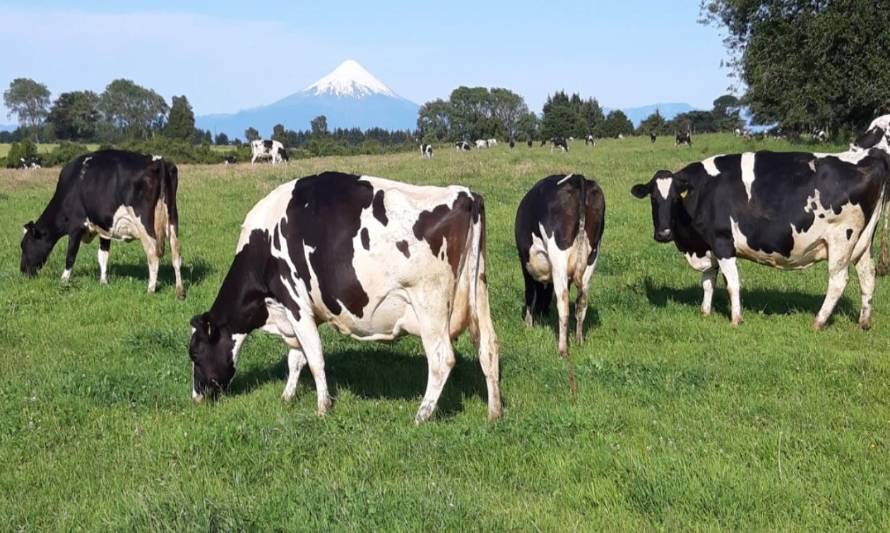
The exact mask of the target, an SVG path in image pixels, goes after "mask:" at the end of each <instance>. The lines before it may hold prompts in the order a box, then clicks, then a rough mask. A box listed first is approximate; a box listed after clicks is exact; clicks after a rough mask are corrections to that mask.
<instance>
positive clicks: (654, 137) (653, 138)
mask: <svg viewBox="0 0 890 533" xmlns="http://www.w3.org/2000/svg"><path fill="white" fill-rule="evenodd" d="M649 140H650V141H651V142H652V144H655V141H657V140H658V135H657V134H656V133H655V132H654V131H652V132H649Z"/></svg>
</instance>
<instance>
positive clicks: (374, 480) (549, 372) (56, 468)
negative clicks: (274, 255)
mask: <svg viewBox="0 0 890 533" xmlns="http://www.w3.org/2000/svg"><path fill="white" fill-rule="evenodd" d="M695 143H696V144H695V146H694V147H693V148H691V149H690V148H681V149H676V148H674V146H673V141H672V139H667V138H663V139H659V141H658V143H657V144H656V145H654V146H652V145H650V144H649V140H648V139H639V138H634V139H626V140H624V141H609V140H607V141H603V142H601V144H600V145H599V146H598V147H597V148H595V149H586V148H585V147H584V145H583V143H579V142H575V143H574V145H573V146H572V151H571V152H570V153H568V154H559V153H555V154H550V153H549V150H547V149H544V148H538V147H535V148H534V149H532V150H529V149H527V148H526V147H525V146H522V147H521V148H520V147H517V149H516V150H515V151H513V152H511V151H510V150H509V149H508V148H506V147H498V148H497V149H495V150H491V151H481V152H480V151H473V152H472V153H469V154H459V153H455V152H454V151H453V150H449V149H447V148H444V147H443V148H441V149H440V150H438V151H437V152H436V155H435V158H434V159H433V160H432V161H421V160H420V158H419V156H418V155H417V154H414V153H410V154H399V155H390V156H380V157H353V158H328V159H309V160H301V161H297V162H294V163H292V164H291V165H290V166H288V167H283V166H280V167H276V168H273V167H271V166H259V165H258V166H256V167H251V166H250V165H236V166H231V167H224V166H216V167H194V166H182V167H181V168H180V193H179V206H180V213H181V218H182V231H181V233H182V239H183V253H184V256H185V261H186V267H185V268H184V272H185V275H186V280H187V288H188V289H189V296H188V299H187V300H185V301H184V302H180V301H177V300H176V299H175V297H174V294H173V282H172V280H173V274H172V270H171V268H170V267H169V259H168V258H165V263H164V265H163V266H162V269H161V286H160V291H159V293H158V294H156V295H148V294H146V293H145V286H146V276H147V273H146V266H145V259H144V256H143V253H142V250H141V247H140V246H139V245H138V244H128V245H122V244H114V245H113V246H112V250H111V270H110V274H111V284H110V285H109V286H100V285H99V284H98V282H97V277H98V267H97V264H96V259H95V253H96V249H97V244H96V242H94V243H93V244H91V245H86V246H84V247H82V248H81V254H80V257H79V260H78V263H77V266H76V267H75V270H74V277H73V278H72V282H71V283H70V284H69V285H62V284H61V283H60V281H59V275H60V274H61V271H62V265H63V260H64V258H63V256H64V241H62V242H61V243H60V244H59V245H58V246H57V248H56V250H55V252H54V253H53V255H52V256H51V259H50V261H49V263H48V264H47V266H46V267H45V268H44V270H43V272H42V273H41V274H40V276H39V277H38V278H37V279H34V280H25V279H23V278H22V276H21V275H20V274H19V272H18V265H19V240H20V237H21V224H22V223H24V222H26V221H28V220H31V219H33V218H35V217H36V216H37V215H38V214H39V212H40V210H41V209H42V208H43V207H44V205H45V204H46V202H47V200H48V199H49V197H50V195H51V193H52V190H53V187H54V183H55V179H56V176H57V170H39V171H2V172H0V206H2V208H0V257H2V261H0V305H2V309H3V313H4V315H3V317H2V320H0V465H2V466H0V530H16V529H24V530H32V529H55V530H73V529H87V530H108V529H114V530H133V529H138V530H164V529H173V530H195V531H206V530H218V529H224V530H230V529H237V530H241V529H251V530H255V529H263V530H266V529H273V528H274V529H285V530H293V529H301V530H316V529H322V528H323V529H357V530H435V529H440V528H444V529H452V530H549V531H567V530H568V531H572V530H594V531H595V530H616V529H622V530H648V529H666V530H678V529H701V530H712V529H735V530H749V531H751V530H800V531H813V530H824V529H845V530H855V531H864V530H874V531H887V530H888V529H890V405H888V398H890V396H888V389H890V354H888V348H890V283H888V281H890V280H886V279H885V280H879V282H878V289H877V292H876V296H875V313H874V318H873V323H874V327H873V329H872V330H871V331H869V332H863V331H860V330H859V329H858V328H857V325H856V321H857V317H858V306H859V296H858V294H859V292H858V285H857V282H856V275H855V270H853V269H851V270H852V273H851V279H850V284H849V286H848V288H847V292H846V295H845V297H844V298H843V299H842V301H841V302H840V304H839V305H838V308H837V310H836V312H835V315H834V318H833V320H832V322H831V323H830V325H829V327H828V328H827V330H826V331H823V332H820V333H815V332H813V331H812V330H811V329H810V325H811V322H812V319H813V316H814V315H815V313H816V311H817V310H818V308H819V306H820V305H821V301H822V298H823V296H824V293H825V287H826V283H827V275H826V268H825V265H824V264H822V265H818V266H816V267H814V268H811V269H809V270H806V271H802V272H778V271H775V270H771V269H767V268H765V267H760V266H756V265H753V264H751V263H741V265H740V268H741V273H742V304H743V312H744V317H745V323H744V324H743V325H742V326H741V327H740V328H738V329H733V328H731V327H730V324H729V319H728V298H727V296H726V292H725V289H724V286H723V283H722V282H721V283H720V285H719V290H718V291H717V294H716V295H715V309H716V312H715V314H714V315H713V316H710V317H707V318H703V317H701V316H700V315H699V303H700V297H701V292H700V288H699V286H698V274H697V273H695V272H693V271H692V270H690V269H689V268H688V267H687V266H686V263H685V261H684V260H683V259H682V257H681V256H680V255H679V253H678V252H677V251H676V250H675V249H674V248H673V246H672V245H671V246H668V245H659V244H656V243H655V242H654V241H653V240H652V236H651V235H652V227H651V218H650V211H649V203H648V201H639V200H635V199H633V198H632V197H631V196H630V194H629V189H630V187H631V185H632V184H634V183H636V182H640V181H644V180H648V179H649V178H650V177H651V176H652V174H653V173H654V171H655V170H658V169H660V168H669V169H676V168H679V167H680V166H681V165H682V164H684V163H685V162H689V161H693V160H698V159H701V158H703V157H705V156H708V155H713V154H715V153H721V152H730V151H740V150H748V149H753V148H764V147H768V148H772V149H780V150H781V149H790V148H791V147H790V146H789V145H787V144H784V143H780V142H777V141H767V142H765V143H760V144H755V143H753V142H747V141H743V140H740V139H736V138H733V137H731V136H719V135H715V136H699V137H696V139H695ZM325 169H338V170H343V171H351V172H358V173H367V174H374V175H378V176H384V177H389V178H394V179H400V180H405V181H409V182H414V183H425V184H451V183H457V184H465V185H468V186H470V187H472V188H473V189H475V190H476V191H478V192H481V193H482V194H483V195H484V196H485V199H486V207H487V210H488V222H489V229H488V235H489V237H488V253H489V261H490V263H491V267H490V268H489V271H488V277H489V278H488V279H489V283H490V286H491V294H492V299H493V315H494V320H495V325H496V328H497V332H498V334H499V337H500V344H501V369H502V370H501V376H502V388H503V394H504V402H505V414H504V417H503V419H502V420H500V421H498V422H497V423H488V422H487V421H486V414H485V413H486V410H485V402H484V395H485V385H484V379H483V377H482V372H481V370H480V369H479V366H478V364H477V361H476V359H475V354H474V352H473V350H472V349H471V345H470V343H469V341H468V339H466V338H462V339H461V340H460V342H459V343H458V344H457V350H458V352H459V353H460V354H461V357H460V360H459V362H458V364H457V366H456V368H455V370H454V372H453V373H452V375H451V379H450V380H449V382H448V384H447V385H446V387H445V392H444V395H443V398H442V401H441V402H440V404H439V405H440V411H439V413H438V416H437V417H436V420H435V421H433V422H431V423H428V424H426V425H423V426H420V427H415V425H414V423H413V419H414V413H415V411H416V409H417V407H418V405H419V401H420V397H421V396H422V394H423V390H424V386H425V380H426V363H425V360H424V357H423V353H422V351H421V348H420V343H419V342H418V341H417V340H416V339H413V338H406V339H404V340H401V341H399V342H397V343H394V344H389V345H387V344H361V343H358V342H356V341H352V340H350V339H347V338H344V337H341V336H339V335H337V334H335V333H333V332H332V331H331V330H329V329H327V328H323V341H324V346H325V350H326V364H327V374H328V380H329V382H330V385H331V387H332V390H333V392H334V394H335V401H336V403H335V407H334V409H333V411H332V412H331V413H330V414H329V415H328V416H327V417H326V418H325V419H319V418H317V417H316V415H315V393H314V387H313V385H312V384H311V379H310V377H309V373H308V371H306V372H304V373H303V376H302V379H301V384H300V389H299V392H298V395H297V398H296V399H295V400H294V402H293V403H292V404H284V403H282V402H281V400H280V399H279V395H280V394H281V391H282V388H283V386H284V377H285V372H286V368H285V364H284V362H283V359H282V356H283V355H284V353H285V348H284V345H283V344H282V343H281V342H280V340H278V339H277V338H272V337H269V336H265V335H263V334H260V333H257V334H255V335H254V336H253V337H251V339H250V340H248V341H247V344H246V345H245V348H244V351H243V352H242V355H241V359H240V366H239V371H238V375H237V376H236V377H235V381H234V382H233V385H232V390H231V391H230V392H231V393H230V394H229V395H228V396H227V397H224V398H222V399H221V400H220V401H219V402H217V403H215V404H214V403H205V404H202V405H194V404H193V403H192V401H191V399H190V383H191V382H190V380H191V376H190V364H189V360H188V355H187V353H186V344H187V342H188V337H189V324H188V322H189V319H190V318H191V316H192V315H194V314H196V313H199V312H202V311H204V310H206V309H207V308H208V307H209V306H210V304H211V302H212V301H213V299H214V297H215V295H216V291H217V289H218V288H219V285H220V283H221V281H222V278H223V276H224V275H225V273H226V271H227V269H228V267H229V264H230V262H231V259H232V256H233V253H234V246H235V242H236V240H237V236H238V231H239V225H240V222H241V220H242V219H243V217H244V215H245V214H246V212H247V211H248V209H249V208H250V207H251V206H252V205H253V204H254V203H255V202H256V201H257V200H259V199H260V198H261V197H262V196H264V195H265V194H266V193H267V192H268V191H270V190H271V189H272V188H273V187H275V186H276V185H277V184H279V183H281V182H282V181H284V180H286V179H289V178H290V177H293V176H301V175H307V174H310V173H315V172H318V171H321V170H325ZM557 172H576V173H583V174H585V175H587V176H588V177H591V176H593V177H595V178H596V179H597V180H598V181H599V183H600V184H601V185H602V187H603V189H604V190H605V194H606V203H607V219H606V233H605V237H604V240H603V245H602V256H601V259H600V263H599V270H598V272H597V274H596V275H595V276H594V278H593V282H592V286H591V302H590V308H591V309H590V312H589V313H588V322H589V328H588V337H587V340H586V343H585V344H584V345H583V346H576V345H574V344H572V345H571V350H572V353H573V356H574V358H575V361H576V364H577V378H578V394H577V397H576V399H575V401H572V399H571V397H570V394H569V389H568V386H567V375H568V372H567V366H566V364H565V362H564V361H563V360H561V359H560V358H559V357H558V356H557V354H556V339H555V336H554V331H553V329H552V325H551V326H550V327H547V326H540V327H536V328H534V329H531V330H529V329H526V328H525V326H524V325H523V323H522V321H521V316H520V315H521V307H522V294H523V293H522V291H523V289H522V276H521V273H520V270H519V265H518V261H517V259H516V252H515V249H514V245H513V218H514V215H515V209H516V205H517V204H518V202H519V199H520V198H521V197H522V195H523V194H524V193H525V191H526V190H528V188H529V187H530V186H531V185H532V184H533V183H534V182H535V181H536V180H538V179H540V178H542V177H544V176H546V175H549V174H553V173H557ZM319 223H323V221H319Z"/></svg>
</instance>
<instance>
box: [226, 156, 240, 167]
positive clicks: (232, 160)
mask: <svg viewBox="0 0 890 533" xmlns="http://www.w3.org/2000/svg"><path fill="white" fill-rule="evenodd" d="M237 162H238V158H237V157H235V156H233V155H227V156H226V157H225V158H223V163H224V164H226V165H234V164H235V163H237Z"/></svg>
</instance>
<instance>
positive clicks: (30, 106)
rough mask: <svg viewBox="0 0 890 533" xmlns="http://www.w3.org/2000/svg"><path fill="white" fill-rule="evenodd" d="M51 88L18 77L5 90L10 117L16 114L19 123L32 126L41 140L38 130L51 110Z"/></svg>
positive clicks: (4, 96) (36, 138)
mask: <svg viewBox="0 0 890 533" xmlns="http://www.w3.org/2000/svg"><path fill="white" fill-rule="evenodd" d="M49 96H50V92H49V89H47V88H46V85H44V84H42V83H38V82H36V81H34V80H32V79H30V78H16V79H14V80H12V82H10V84H9V88H8V89H7V90H6V91H4V92H3V103H4V104H5V105H6V107H7V108H9V114H8V115H7V116H8V117H9V118H12V116H13V115H15V116H16V117H17V118H18V121H19V124H21V125H22V126H25V127H27V128H31V130H32V132H33V134H34V138H35V140H37V141H38V142H39V139H38V131H39V129H40V124H41V123H42V122H43V119H44V118H46V115H47V113H48V112H49V111H48V110H49Z"/></svg>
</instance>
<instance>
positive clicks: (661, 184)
mask: <svg viewBox="0 0 890 533" xmlns="http://www.w3.org/2000/svg"><path fill="white" fill-rule="evenodd" d="M673 183H674V179H673V178H658V179H656V180H655V186H656V187H658V194H660V195H661V197H662V198H664V199H665V200H667V197H668V194H670V192H671V185H672V184H673Z"/></svg>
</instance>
